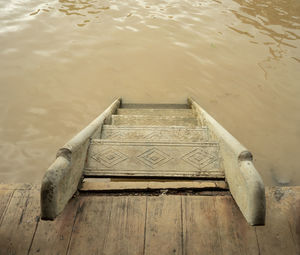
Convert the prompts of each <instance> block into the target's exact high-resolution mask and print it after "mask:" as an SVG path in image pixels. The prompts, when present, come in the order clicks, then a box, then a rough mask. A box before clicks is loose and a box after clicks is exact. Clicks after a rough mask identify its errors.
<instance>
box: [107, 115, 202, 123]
mask: <svg viewBox="0 0 300 255" xmlns="http://www.w3.org/2000/svg"><path fill="white" fill-rule="evenodd" d="M112 125H121V126H198V120H197V119H196V118H191V117H181V116H147V115H112Z"/></svg>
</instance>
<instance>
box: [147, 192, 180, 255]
mask: <svg viewBox="0 0 300 255" xmlns="http://www.w3.org/2000/svg"><path fill="white" fill-rule="evenodd" d="M181 207H182V205H181V197H180V196H159V197H147V219H146V229H145V246H144V249H145V250H144V254H145V255H148V254H149V255H152V254H182V248H183V246H182V244H183V232H182V214H181V212H182V210H181Z"/></svg>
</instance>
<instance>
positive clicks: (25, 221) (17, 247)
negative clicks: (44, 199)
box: [0, 189, 40, 254]
mask: <svg viewBox="0 0 300 255" xmlns="http://www.w3.org/2000/svg"><path fill="white" fill-rule="evenodd" d="M39 199H40V197H39V192H38V190H36V189H32V190H16V191H15V192H14V194H13V196H12V199H11V201H10V204H9V206H8V208H7V210H6V213H5V215H4V217H3V221H2V224H1V228H0V236H1V238H0V247H1V252H2V254H27V252H28V251H29V249H30V246H31V243H32V239H33V237H34V234H35V231H36V227H37V224H38V222H39V214H40V211H39V209H40V208H39Z"/></svg>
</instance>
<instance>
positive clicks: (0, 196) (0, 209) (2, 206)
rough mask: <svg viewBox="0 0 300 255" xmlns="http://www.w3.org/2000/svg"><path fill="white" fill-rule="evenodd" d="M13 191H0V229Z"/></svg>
mask: <svg viewBox="0 0 300 255" xmlns="http://www.w3.org/2000/svg"><path fill="white" fill-rule="evenodd" d="M13 193H14V190H0V227H1V223H2V220H3V216H4V214H5V212H6V210H7V208H8V205H9V203H10V200H11V198H12V195H13Z"/></svg>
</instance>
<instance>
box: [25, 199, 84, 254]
mask: <svg viewBox="0 0 300 255" xmlns="http://www.w3.org/2000/svg"><path fill="white" fill-rule="evenodd" d="M78 205H79V199H78V198H73V199H71V201H70V202H69V203H68V205H67V206H66V208H65V209H64V211H63V213H62V214H61V215H59V216H58V217H57V218H56V219H55V221H40V222H39V224H38V227H37V230H36V233H35V236H34V240H33V243H32V246H31V249H30V253H29V254H45V255H48V254H49V255H50V254H53V255H54V254H55V255H57V254H66V252H67V249H68V245H69V241H70V238H71V234H72V229H73V225H74V221H75V217H76V213H77V208H78Z"/></svg>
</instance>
